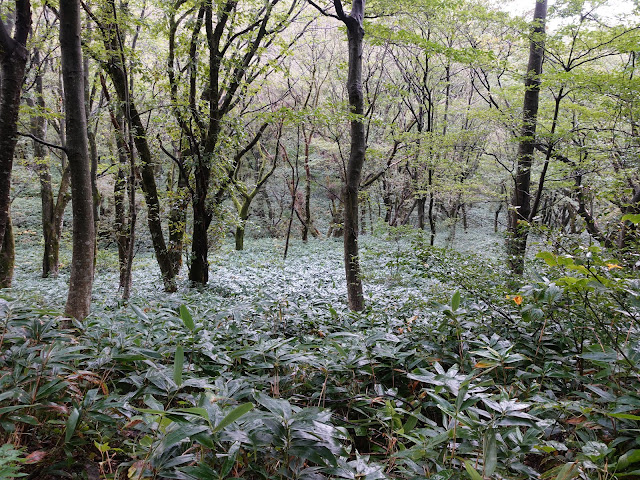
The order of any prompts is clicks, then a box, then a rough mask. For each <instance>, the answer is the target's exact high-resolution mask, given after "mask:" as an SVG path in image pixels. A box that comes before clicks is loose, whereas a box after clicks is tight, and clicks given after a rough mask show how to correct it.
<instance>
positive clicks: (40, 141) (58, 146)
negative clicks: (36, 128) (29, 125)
mask: <svg viewBox="0 0 640 480" xmlns="http://www.w3.org/2000/svg"><path fill="white" fill-rule="evenodd" d="M18 135H20V136H21V137H27V138H30V139H31V140H33V141H34V142H38V143H40V144H42V145H44V146H46V147H49V148H56V149H58V150H62V151H63V152H65V153H66V151H67V149H66V148H65V147H63V146H61V145H55V144H53V143H49V142H47V141H45V140H42V139H41V138H38V137H36V136H35V135H32V134H30V133H22V132H18Z"/></svg>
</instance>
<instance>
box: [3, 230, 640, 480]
mask: <svg viewBox="0 0 640 480" xmlns="http://www.w3.org/2000/svg"><path fill="white" fill-rule="evenodd" d="M400 233H401V234H400ZM400 233H399V232H397V231H390V232H386V233H385V234H384V235H383V236H378V237H374V238H369V239H366V240H364V243H363V269H364V272H365V275H366V277H365V286H366V293H365V295H366V297H367V309H366V310H365V311H364V312H362V313H352V312H349V311H348V309H347V308H346V304H345V295H346V291H345V288H344V285H343V283H344V282H343V273H342V266H341V258H342V248H341V244H340V243H338V242H333V241H312V242H309V243H308V244H307V245H304V244H302V243H294V245H293V248H292V250H291V251H290V254H289V258H288V259H287V260H286V261H283V260H282V250H283V245H282V243H281V242H278V241H274V240H261V241H257V242H255V243H252V244H251V246H250V250H249V251H247V252H232V251H230V250H225V249H223V250H222V251H221V252H220V253H219V256H218V257H217V258H216V259H214V260H213V262H212V275H211V277H212V278H213V279H212V281H211V283H210V284H209V285H208V286H207V287H206V288H203V289H200V290H193V289H189V288H187V286H186V284H185V285H183V286H182V288H181V289H180V291H179V292H178V293H176V294H171V295H167V294H163V293H159V292H158V291H157V290H158V284H159V273H158V272H157V270H156V268H155V267H154V264H153V262H152V261H151V259H149V261H147V262H138V263H137V265H138V266H137V268H136V270H135V271H134V285H135V297H134V298H133V299H132V301H131V302H130V303H129V304H128V305H124V304H122V302H120V301H119V300H118V297H117V293H116V291H115V290H116V289H117V284H116V282H117V278H116V277H115V275H114V274H112V273H110V272H112V271H115V270H113V269H111V268H110V262H114V257H112V256H110V255H109V254H103V255H102V256H101V257H100V258H99V259H98V274H97V279H96V288H95V299H94V300H95V301H94V304H93V313H92V315H91V316H90V317H89V318H88V319H87V321H86V322H84V323H82V324H80V323H76V324H74V325H73V328H72V329H69V330H63V329H62V328H61V327H60V319H61V314H60V311H61V308H62V305H63V301H64V295H65V281H66V278H65V273H64V271H63V272H62V274H61V275H60V277H59V278H58V279H40V278H38V275H37V271H36V267H37V266H35V265H34V266H32V267H29V266H28V265H23V268H22V269H21V271H20V272H19V274H18V277H17V279H16V285H17V286H18V288H15V289H14V290H7V291H5V292H4V294H3V295H4V298H5V301H4V302H3V303H2V305H0V313H1V315H0V405H1V406H0V443H2V444H7V446H4V447H1V448H0V478H2V479H4V478H14V477H16V476H17V475H19V473H18V472H22V473H24V474H26V475H29V476H30V478H42V479H46V478H62V477H64V478H91V479H92V478H114V479H125V478H128V479H133V480H143V479H163V478H178V479H197V480H199V479H222V478H230V477H237V478H250V479H284V478H292V479H293V478H295V479H307V478H318V479H319V478H344V479H371V480H373V479H383V478H403V479H418V478H421V479H422V478H431V479H434V480H446V479H463V478H465V479H466V478H471V479H473V480H478V479H482V478H497V479H520V478H522V479H533V478H542V479H547V478H550V479H559V480H560V479H570V478H588V479H591V478H594V479H595V478H597V479H606V478H634V477H636V478H637V477H638V476H640V470H638V469H637V468H638V467H637V465H638V462H640V447H639V445H638V443H639V442H638V428H639V426H640V425H639V424H638V421H640V395H639V394H638V391H639V390H638V388H639V387H640V384H639V382H638V368H639V360H640V344H639V343H638V330H637V327H638V308H639V306H640V301H639V299H638V292H639V291H640V285H639V282H638V280H637V279H636V278H635V276H634V274H633V272H629V271H627V269H625V268H618V264H617V263H616V261H615V260H614V259H610V258H606V257H605V256H604V254H603V253H602V252H601V251H600V250H599V249H597V248H594V247H590V248H587V247H584V248H582V247H578V248H576V250H575V251H572V252H570V253H568V252H566V253H564V254H561V255H558V254H552V253H546V254H545V253H543V254H540V257H541V260H544V262H543V261H538V263H537V264H536V267H535V269H536V272H537V273H534V274H533V275H531V277H530V279H529V281H528V282H527V283H526V284H525V285H521V284H517V283H515V282H514V280H513V279H511V278H510V277H509V276H508V275H507V274H506V272H505V271H504V270H503V268H502V267H501V265H499V264H498V263H497V262H496V263H494V262H492V261H491V260H488V259H487V258H486V257H480V256H474V255H471V254H460V253H456V252H453V251H450V250H446V249H442V248H433V247H429V246H427V245H426V244H425V242H424V240H423V238H422V237H421V236H420V235H417V234H412V235H409V236H408V235H406V232H400ZM21 255H25V256H26V255H27V254H26V253H21ZM139 260H141V259H139ZM19 261H20V260H19ZM6 472H8V473H6ZM3 475H4V476H3Z"/></svg>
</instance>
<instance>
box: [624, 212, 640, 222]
mask: <svg viewBox="0 0 640 480" xmlns="http://www.w3.org/2000/svg"><path fill="white" fill-rule="evenodd" d="M622 221H623V222H631V223H635V224H636V225H637V224H639V223H640V214H634V213H628V214H627V215H623V217H622Z"/></svg>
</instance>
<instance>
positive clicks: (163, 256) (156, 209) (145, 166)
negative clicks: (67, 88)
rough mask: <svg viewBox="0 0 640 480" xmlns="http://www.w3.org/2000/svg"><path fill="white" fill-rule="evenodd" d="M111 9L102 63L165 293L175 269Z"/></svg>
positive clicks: (172, 287) (173, 287) (171, 285)
mask: <svg viewBox="0 0 640 480" xmlns="http://www.w3.org/2000/svg"><path fill="white" fill-rule="evenodd" d="M114 11H115V6H114V2H113V1H111V2H110V6H109V7H108V10H107V8H105V14H106V15H109V17H110V18H111V21H112V22H115V23H108V24H106V27H105V32H104V33H105V36H104V37H103V39H102V40H103V43H104V46H105V49H106V50H107V51H108V52H109V55H110V57H109V62H107V63H105V64H104V67H105V70H106V72H107V74H108V75H109V78H110V79H111V82H112V83H113V86H114V89H115V91H116V94H117V96H118V100H119V101H120V103H121V104H122V105H123V107H122V108H123V110H124V112H125V116H126V120H127V123H128V124H129V130H130V132H131V134H132V136H133V142H134V145H135V149H136V151H137V153H138V156H139V158H140V167H141V168H140V170H141V179H142V181H141V186H142V192H143V194H144V199H145V203H146V204H147V223H148V226H149V233H150V234H151V242H152V244H153V250H154V252H155V256H156V260H157V262H158V266H159V267H160V273H161V275H162V281H163V283H164V289H165V291H167V292H174V291H175V290H176V282H175V276H176V272H175V271H174V269H173V263H172V261H171V256H170V254H169V249H168V248H167V243H166V241H165V237H164V232H163V229H162V218H161V216H160V199H159V197H158V187H157V184H156V178H155V171H154V167H155V163H154V161H153V156H152V154H151V149H150V147H149V141H148V138H147V130H146V128H145V126H144V125H143V123H142V118H141V116H140V114H139V112H138V110H137V108H136V104H135V102H134V100H133V98H132V97H131V92H130V91H129V83H128V75H127V70H126V65H125V63H124V58H125V56H124V52H123V45H122V43H121V38H120V35H119V31H118V27H117V22H116V19H115V18H114V17H113V12H114Z"/></svg>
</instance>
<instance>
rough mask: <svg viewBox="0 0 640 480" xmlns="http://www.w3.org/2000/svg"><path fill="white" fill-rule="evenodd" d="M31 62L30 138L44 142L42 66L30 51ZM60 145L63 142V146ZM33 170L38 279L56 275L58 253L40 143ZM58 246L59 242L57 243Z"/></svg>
mask: <svg viewBox="0 0 640 480" xmlns="http://www.w3.org/2000/svg"><path fill="white" fill-rule="evenodd" d="M32 62H33V64H34V65H35V66H36V68H35V79H34V88H35V96H36V100H35V103H34V102H33V101H29V100H28V102H29V105H30V106H32V107H34V106H35V107H37V111H36V113H35V114H33V115H32V116H31V134H32V135H33V136H34V137H37V138H42V139H44V138H45V136H46V131H47V129H46V126H47V121H46V119H45V116H44V109H45V102H44V93H43V86H42V70H43V65H42V64H41V62H40V51H39V50H38V49H37V48H34V50H33V57H32ZM63 144H64V142H63ZM33 166H34V169H35V171H36V172H37V174H38V178H39V180H40V200H41V205H42V213H41V220H42V236H43V240H44V253H43V255H42V277H43V278H47V277H49V276H57V275H58V260H57V258H58V253H57V249H56V248H55V247H56V242H55V240H56V239H55V238H54V237H55V217H54V209H55V203H54V201H53V186H52V184H51V171H50V168H49V163H48V161H47V159H46V151H45V147H44V145H42V143H40V142H37V141H34V142H33ZM57 245H59V241H58V243H57Z"/></svg>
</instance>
